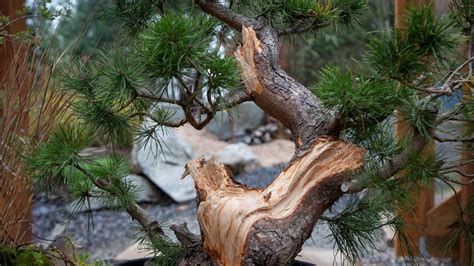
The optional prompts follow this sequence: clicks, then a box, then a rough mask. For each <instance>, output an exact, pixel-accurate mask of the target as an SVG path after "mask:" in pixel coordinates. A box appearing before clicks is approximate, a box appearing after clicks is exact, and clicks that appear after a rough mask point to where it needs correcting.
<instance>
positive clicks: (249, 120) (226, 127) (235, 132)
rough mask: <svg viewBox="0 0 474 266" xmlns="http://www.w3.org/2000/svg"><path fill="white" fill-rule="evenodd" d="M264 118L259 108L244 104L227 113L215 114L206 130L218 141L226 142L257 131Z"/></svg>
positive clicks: (247, 103)
mask: <svg viewBox="0 0 474 266" xmlns="http://www.w3.org/2000/svg"><path fill="white" fill-rule="evenodd" d="M264 118H265V113H264V112H263V111H262V109H260V107H258V106H257V105H256V104H255V103H253V102H245V103H242V104H240V105H239V106H237V107H234V108H232V109H230V110H228V111H224V112H217V113H216V116H215V118H214V119H213V120H212V121H211V123H209V125H208V126H207V127H206V128H207V130H209V132H211V133H213V134H214V135H216V136H218V137H219V139H222V140H228V139H230V138H232V137H233V136H241V135H243V134H245V133H246V132H251V131H253V130H255V129H257V128H258V127H259V126H261V125H262V124H263V122H264Z"/></svg>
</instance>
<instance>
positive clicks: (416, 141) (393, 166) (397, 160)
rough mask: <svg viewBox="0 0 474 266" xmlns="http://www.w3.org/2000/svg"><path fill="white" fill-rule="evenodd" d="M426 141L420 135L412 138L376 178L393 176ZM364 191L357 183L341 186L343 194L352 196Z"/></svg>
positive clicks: (381, 169) (381, 168)
mask: <svg viewBox="0 0 474 266" xmlns="http://www.w3.org/2000/svg"><path fill="white" fill-rule="evenodd" d="M425 144H426V141H425V138H424V137H423V136H422V135H421V134H416V135H415V136H413V138H412V140H411V143H410V145H409V147H408V148H407V149H405V150H404V151H403V152H401V153H400V154H398V155H396V156H394V157H393V158H392V159H391V160H389V161H387V162H386V163H385V164H384V165H382V166H381V167H380V168H379V170H378V171H377V173H376V174H377V176H379V177H381V178H385V179H388V178H390V177H392V176H394V175H395V174H396V173H398V171H400V170H401V169H402V168H403V166H404V165H405V164H406V163H407V162H408V157H409V155H410V154H412V153H413V152H421V151H422V150H423V148H424V147H425ZM363 189H365V187H364V186H362V185H361V184H359V183H358V182H357V181H355V180H353V181H348V182H345V183H343V184H342V185H341V191H342V192H344V193H348V194H352V193H357V192H360V191H362V190H363Z"/></svg>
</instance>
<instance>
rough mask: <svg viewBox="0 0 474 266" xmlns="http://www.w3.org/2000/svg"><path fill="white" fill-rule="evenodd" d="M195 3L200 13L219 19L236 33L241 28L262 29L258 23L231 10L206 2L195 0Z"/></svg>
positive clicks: (204, 0)
mask: <svg viewBox="0 0 474 266" xmlns="http://www.w3.org/2000/svg"><path fill="white" fill-rule="evenodd" d="M195 3H196V4H197V5H198V6H199V8H201V10H202V11H204V12H205V13H207V14H209V15H211V16H213V17H215V18H217V19H219V20H220V21H222V22H224V23H225V24H227V25H229V26H230V27H232V28H233V29H235V30H237V31H241V30H242V27H243V26H247V27H249V26H252V27H253V28H260V27H262V25H261V23H260V22H258V21H256V20H254V19H251V18H248V17H246V16H243V15H240V14H237V13H234V12H233V11H232V10H230V9H229V8H227V7H225V6H223V5H220V4H217V3H212V2H208V1H206V0H196V1H195Z"/></svg>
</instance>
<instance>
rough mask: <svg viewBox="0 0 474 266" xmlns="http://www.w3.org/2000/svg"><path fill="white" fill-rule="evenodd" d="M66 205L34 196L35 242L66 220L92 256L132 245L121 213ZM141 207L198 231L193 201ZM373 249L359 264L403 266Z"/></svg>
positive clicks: (130, 226) (111, 254)
mask: <svg viewBox="0 0 474 266" xmlns="http://www.w3.org/2000/svg"><path fill="white" fill-rule="evenodd" d="M281 167H282V166H277V167H269V168H268V167H267V168H260V169H258V170H256V171H254V172H251V173H246V174H242V175H239V176H237V177H236V179H237V180H238V181H239V182H241V183H244V184H246V185H250V186H253V187H263V186H265V185H267V184H268V183H270V182H271V181H272V180H273V178H274V177H275V176H276V175H277V174H278V173H279V171H280V168H281ZM349 200H350V196H346V197H343V198H342V199H341V200H340V201H339V202H338V203H336V205H335V206H334V207H333V208H332V210H333V211H336V212H337V211H340V210H342V209H343V208H344V206H345V205H346V204H347V202H348V201H349ZM66 206H67V202H66V198H65V197H56V198H53V199H47V198H46V197H45V196H44V195H38V197H37V198H36V200H35V204H34V209H33V219H34V225H35V227H34V233H35V234H36V235H37V240H38V241H44V240H42V239H41V238H48V237H53V236H52V235H51V233H52V232H53V231H59V232H62V231H63V230H64V228H65V227H64V226H63V225H64V224H65V223H67V229H66V234H67V235H70V236H71V237H72V239H74V241H75V244H76V245H77V246H78V247H79V250H82V251H86V252H88V253H90V254H91V255H92V258H94V259H101V260H106V261H111V260H112V259H113V258H115V257H116V256H117V255H118V254H119V253H120V252H122V251H123V250H125V249H126V248H127V247H129V246H131V245H133V244H134V235H135V234H136V232H137V231H136V228H137V225H136V224H135V223H134V222H133V221H132V220H131V219H130V217H129V216H128V215H127V214H126V213H125V212H122V211H111V210H98V211H93V212H92V213H79V214H75V215H74V216H72V217H71V216H70V215H69V214H68V212H67V209H66ZM142 206H143V207H144V208H145V209H146V210H147V211H149V212H150V213H151V214H152V215H154V216H155V217H157V218H158V219H159V220H161V221H163V223H164V224H165V225H166V224H168V225H170V224H172V223H177V224H179V223H183V222H185V223H187V224H188V227H189V229H190V230H191V231H192V232H194V233H199V227H198V224H197V221H196V216H195V210H196V204H195V202H193V201H190V202H187V203H182V204H171V205H168V206H160V205H157V204H143V205H142ZM326 215H329V216H330V215H331V213H330V212H329V211H328V212H327V213H326ZM91 217H92V218H93V219H91ZM56 233H58V232H56ZM169 235H172V234H171V233H170V234H169ZM330 235H331V234H330V230H329V228H328V226H327V225H326V224H324V223H318V224H317V225H316V227H315V230H314V232H313V234H312V237H311V238H310V239H308V240H307V241H306V243H305V246H307V247H319V248H327V249H332V248H333V246H334V243H333V241H332V238H331V236H330ZM377 248H378V249H379V252H375V253H374V254H367V256H366V258H365V259H364V261H363V265H406V263H405V262H403V260H401V259H398V260H397V259H396V258H395V256H394V254H393V249H392V248H390V247H389V246H388V245H387V241H386V237H385V235H383V234H382V235H381V237H380V240H379V241H378V245H377ZM420 263H421V265H454V264H452V263H449V260H439V259H427V260H426V261H421V262H420Z"/></svg>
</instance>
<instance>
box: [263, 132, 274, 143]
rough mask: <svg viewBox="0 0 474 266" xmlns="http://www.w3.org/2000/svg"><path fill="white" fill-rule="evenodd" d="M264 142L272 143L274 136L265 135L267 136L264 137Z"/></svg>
mask: <svg viewBox="0 0 474 266" xmlns="http://www.w3.org/2000/svg"><path fill="white" fill-rule="evenodd" d="M263 141H264V142H270V141H272V136H271V135H270V133H268V132H267V133H265V135H263Z"/></svg>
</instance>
